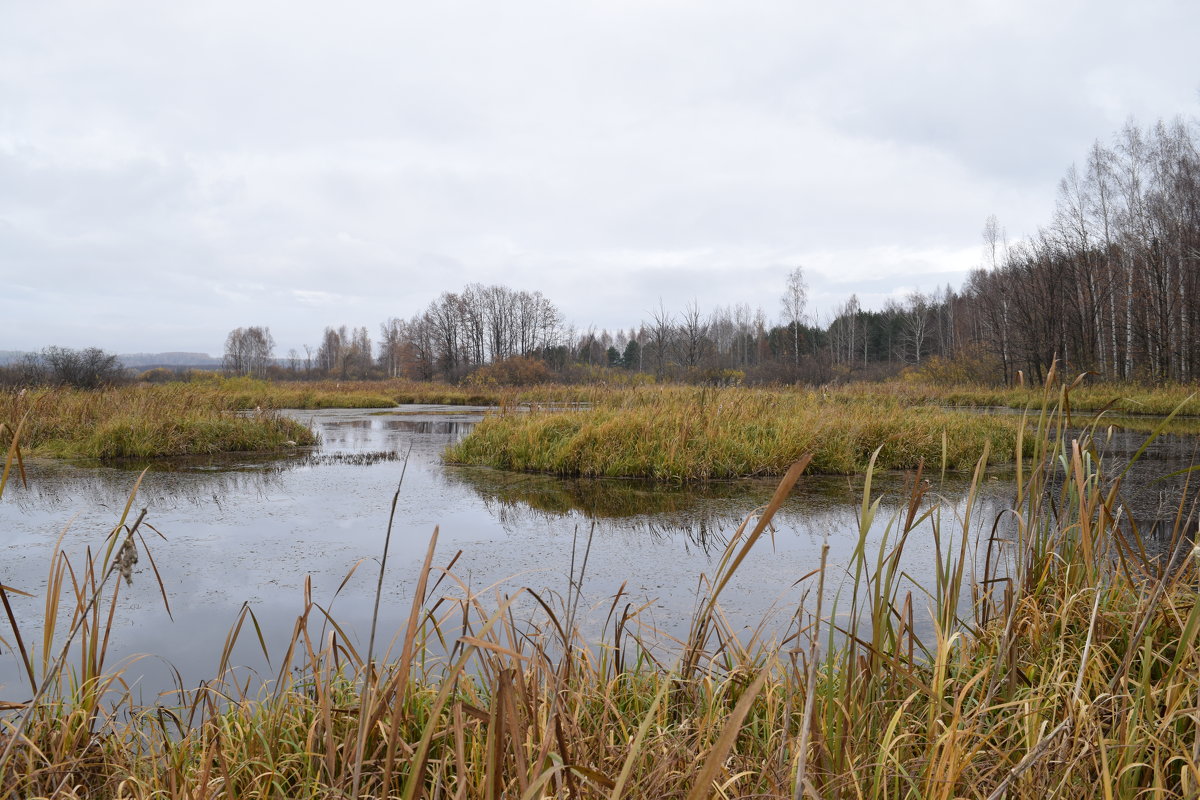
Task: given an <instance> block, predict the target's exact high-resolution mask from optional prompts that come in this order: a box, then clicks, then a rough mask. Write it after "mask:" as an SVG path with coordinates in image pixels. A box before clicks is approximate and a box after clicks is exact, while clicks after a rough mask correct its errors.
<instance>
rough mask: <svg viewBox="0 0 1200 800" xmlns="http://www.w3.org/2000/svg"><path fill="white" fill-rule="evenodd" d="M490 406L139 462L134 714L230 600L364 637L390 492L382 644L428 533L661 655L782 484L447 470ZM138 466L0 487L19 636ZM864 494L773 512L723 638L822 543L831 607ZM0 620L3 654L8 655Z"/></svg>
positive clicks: (1, 668)
mask: <svg viewBox="0 0 1200 800" xmlns="http://www.w3.org/2000/svg"><path fill="white" fill-rule="evenodd" d="M484 411H485V410H484V409H471V408H461V407H459V408H447V407H438V406H409V407H406V408H404V409H403V410H380V411H370V410H366V411H364V410H328V411H316V412H310V411H303V412H301V411H297V412H288V413H290V414H291V415H292V416H294V417H296V418H297V419H300V420H302V421H304V422H306V423H310V424H311V425H312V426H313V427H314V428H315V429H316V430H317V431H318V432H319V433H320V435H321V440H322V444H321V445H320V446H319V447H317V448H314V449H312V450H311V451H307V452H304V453H302V454H299V455H289V456H273V457H262V456H253V457H251V456H241V457H227V458H220V459H206V460H169V461H162V462H156V463H154V464H151V465H149V466H150V469H149V471H148V472H147V473H146V476H145V478H144V480H143V483H142V485H141V488H140V489H139V490H138V493H137V496H136V498H135V499H134V503H133V509H134V511H133V515H134V516H135V515H136V513H137V511H138V510H140V509H141V508H145V509H147V515H146V518H145V520H146V523H147V524H148V525H149V526H152V529H151V530H145V529H144V530H143V532H144V533H145V534H146V543H147V544H148V546H149V551H150V556H152V557H153V564H151V560H150V557H148V556H147V555H146V553H145V552H143V553H142V555H141V559H140V561H139V563H138V565H137V567H136V568H135V571H134V575H133V583H132V585H130V586H122V590H121V596H120V602H119V607H118V610H117V613H116V622H115V627H114V630H113V635H112V640H111V642H110V645H109V647H110V661H109V663H110V665H111V664H114V663H116V662H118V661H121V660H122V659H130V658H134V657H135V656H137V655H139V654H147V655H148V656H149V657H148V658H145V659H141V660H138V661H137V662H136V663H134V664H133V666H131V667H130V668H129V670H128V672H127V675H128V676H129V679H130V680H132V681H139V682H140V685H141V686H142V687H143V689H144V691H145V695H146V696H145V699H147V700H148V699H151V698H152V697H153V695H154V694H155V693H156V692H157V691H158V690H159V689H161V688H164V687H165V686H167V685H168V684H169V679H168V676H169V674H170V670H171V669H176V670H178V671H179V673H180V675H181V677H182V679H183V682H184V684H185V685H195V683H196V682H197V681H199V680H202V679H205V678H210V677H212V675H213V671H214V670H215V669H216V666H217V661H218V657H219V654H220V651H221V648H222V644H223V642H224V639H225V636H226V634H227V633H228V631H229V629H230V626H231V625H232V624H233V622H234V620H235V619H236V617H237V615H238V613H239V611H240V609H241V608H242V607H243V604H249V606H250V607H251V608H252V609H253V611H254V613H255V615H256V616H257V619H258V621H259V623H260V625H261V628H262V631H263V634H264V636H265V639H266V641H267V644H268V647H269V648H270V649H271V650H272V651H273V652H276V653H277V652H279V651H280V650H281V649H282V648H283V647H284V646H285V645H286V643H287V641H288V638H289V637H290V634H291V631H292V627H293V624H294V622H295V619H296V615H297V614H298V613H299V612H300V610H301V609H302V607H303V600H304V591H305V585H306V582H309V581H311V593H312V598H313V600H314V601H316V602H317V603H319V604H321V605H322V606H324V607H325V608H327V609H329V610H330V611H331V613H332V615H333V617H334V618H336V619H337V620H338V621H339V623H340V624H341V625H342V626H343V628H344V629H346V630H347V632H348V633H349V634H350V635H352V636H354V637H356V639H357V640H358V641H359V643H360V644H361V643H365V641H366V638H367V636H368V634H369V627H370V618H371V608H372V604H373V601H374V590H375V583H376V580H377V577H378V569H379V562H378V558H379V556H380V554H381V553H382V550H383V544H384V536H385V533H386V531H387V527H388V520H389V511H390V507H391V503H392V498H393V496H394V495H395V494H396V492H397V489H398V490H399V494H398V500H397V504H396V511H395V519H394V528H393V535H392V545H391V552H390V555H389V562H388V571H387V574H386V577H385V582H384V590H383V603H382V610H381V616H380V623H381V630H382V631H383V632H384V638H385V640H386V639H387V638H388V637H390V636H391V635H392V633H393V632H395V631H397V630H400V629H401V628H402V626H403V623H404V621H405V619H406V616H407V611H408V608H409V604H410V603H411V592H412V591H413V588H414V585H415V580H416V576H417V573H418V571H419V568H420V564H421V561H422V560H423V558H424V555H425V552H426V550H427V548H428V545H429V542H430V537H431V535H432V534H433V531H434V529H435V528H436V529H438V531H439V538H438V543H437V549H436V556H435V559H434V563H435V565H445V564H448V563H450V562H451V560H452V559H455V557H456V556H457V560H455V561H454V565H453V572H454V574H455V575H457V576H458V577H459V578H460V579H461V580H462V581H463V582H464V583H465V584H467V585H468V586H469V587H470V588H471V589H472V590H473V591H481V590H483V591H486V592H487V593H488V595H489V596H494V595H495V593H496V592H497V591H500V592H503V591H508V592H512V591H514V590H515V589H517V588H520V587H530V588H532V589H534V590H536V591H538V592H539V594H542V595H543V596H546V597H549V598H553V597H555V596H559V597H561V596H563V595H565V594H566V593H567V591H568V587H569V585H570V570H571V565H572V560H573V559H574V562H575V567H576V570H577V571H578V569H579V566H580V564H581V563H582V560H583V554H584V551H585V550H587V552H588V556H587V568H586V573H585V575H584V578H583V584H582V585H583V593H582V599H583V604H582V606H581V608H584V609H587V611H586V613H585V614H584V617H583V620H582V627H583V628H584V630H585V632H596V631H599V629H600V627H601V626H602V624H603V621H604V618H605V616H606V614H607V612H608V610H609V607H610V606H611V604H612V598H613V596H614V595H615V594H616V593H617V592H618V590H620V589H621V587H624V592H625V593H626V595H625V597H624V599H623V601H622V602H623V603H624V602H629V603H632V604H633V607H635V608H636V607H639V606H642V605H645V607H646V608H645V610H644V611H643V612H642V615H641V622H642V623H643V624H644V625H645V626H653V628H654V629H656V630H657V631H659V632H661V633H660V634H656V635H659V636H661V637H662V638H663V639H668V638H669V636H670V635H677V636H678V635H681V634H682V633H683V632H684V631H686V628H687V624H688V621H689V619H690V614H691V611H692V609H693V608H694V607H695V604H696V598H697V591H698V588H699V586H700V579H701V576H702V575H704V574H707V575H711V574H712V573H713V571H714V570H715V569H716V566H717V563H718V561H719V559H720V556H721V553H722V551H723V548H724V546H725V544H726V542H727V541H728V537H729V536H730V535H731V534H732V533H733V532H734V531H735V530H736V529H737V527H738V525H739V524H740V523H741V521H742V520H743V519H744V518H745V517H746V516H747V515H749V514H752V513H753V512H754V510H755V509H756V508H758V507H760V506H762V505H765V504H766V503H767V501H768V500H769V499H770V497H771V495H772V493H773V491H774V488H775V481H772V480H742V481H730V482H714V483H711V484H707V485H704V486H701V487H663V486H661V485H648V484H645V483H641V482H635V481H619V480H606V481H594V480H570V479H558V478H552V477H547V476H538V475H525V474H514V473H504V472H498V471H494V470H488V469H482V468H470V467H453V466H447V465H444V464H443V463H442V462H441V458H440V456H441V453H442V451H443V449H444V448H445V447H446V445H447V444H449V443H450V442H452V441H454V440H456V439H457V438H459V437H461V436H463V435H465V434H466V433H467V432H469V430H470V429H471V427H472V426H473V425H474V424H475V423H476V422H477V421H478V420H479V419H480V418H481V416H482V414H483V413H484ZM1141 438H1144V437H1141ZM1138 441H1140V438H1138V439H1136V440H1135V439H1132V438H1124V439H1123V438H1120V437H1118V438H1117V439H1115V440H1114V441H1112V442H1110V443H1109V444H1108V447H1109V449H1110V450H1111V452H1112V453H1113V457H1115V458H1120V457H1123V456H1127V455H1128V453H1129V452H1132V450H1133V449H1134V447H1135V445H1136V443H1137V442H1138ZM1193 449H1194V446H1193V440H1192V439H1191V438H1190V437H1176V438H1175V439H1173V440H1168V439H1164V440H1163V441H1162V442H1161V443H1159V444H1157V445H1156V446H1155V450H1154V452H1152V453H1151V455H1152V456H1153V457H1154V458H1155V459H1156V462H1155V463H1156V465H1157V467H1156V469H1157V470H1158V473H1157V474H1162V473H1163V472H1167V471H1170V470H1172V469H1177V468H1180V466H1181V465H1182V466H1187V465H1188V463H1190V458H1191V455H1192V452H1193ZM144 466H146V465H145V464H138V465H122V466H97V465H95V464H71V463H65V462H40V463H32V464H29V465H28V478H29V481H28V486H27V487H26V486H21V485H19V484H17V483H12V482H10V484H9V487H8V489H7V490H6V493H5V496H4V498H3V499H2V500H0V583H3V584H4V585H6V586H10V587H14V588H16V589H19V590H22V591H25V592H29V593H30V594H32V595H33V597H32V598H23V597H14V598H13V605H14V609H15V613H16V614H17V616H18V619H19V620H20V622H21V624H22V626H23V629H24V633H25V636H26V639H27V641H37V640H40V626H41V619H42V616H43V613H42V608H43V606H42V604H43V602H44V597H43V594H44V590H45V586H46V580H47V579H46V572H47V569H48V567H49V565H50V562H51V554H52V553H53V551H54V548H55V546H56V543H57V542H59V541H60V539H61V545H60V546H61V547H62V549H63V550H64V551H66V552H67V553H69V554H71V556H72V559H73V560H74V562H75V563H76V564H78V563H80V562H81V560H82V559H83V557H84V555H85V553H86V551H87V549H88V548H89V547H90V548H92V549H93V551H94V550H95V549H96V548H98V547H100V546H101V544H102V542H103V540H104V537H105V535H106V534H107V533H108V532H109V531H110V530H111V529H112V527H113V525H114V524H115V522H116V521H117V520H118V519H119V517H120V514H121V512H122V510H123V508H124V506H125V503H126V500H127V498H128V496H129V493H130V492H131V490H132V489H133V487H134V484H135V482H136V480H137V476H138V474H139V472H140V470H141V469H142V468H143V467H144ZM401 476H403V480H401ZM929 477H930V479H931V480H932V483H933V489H932V491H931V493H930V495H929V503H930V504H936V505H937V506H938V508H939V510H938V512H937V513H938V515H939V517H940V519H941V525H942V528H943V530H944V531H961V529H962V526H963V519H964V514H965V511H966V499H965V498H966V491H967V484H968V478H969V476H966V475H953V476H946V477H945V478H943V477H941V476H939V475H936V474H933V475H930V476H929ZM911 480H912V476H911V475H905V474H885V475H880V476H877V478H876V481H875V485H874V487H873V494H874V495H875V496H882V497H883V498H884V500H883V504H882V506H881V508H880V512H879V516H878V517H877V521H876V524H875V526H874V527H873V529H872V532H871V537H870V539H869V543H868V547H869V548H875V547H877V545H878V543H879V541H880V540H881V538H882V537H883V536H884V531H885V529H886V527H887V522H888V520H890V519H892V518H893V517H895V516H896V515H897V514H898V513H899V510H900V509H901V508H902V506H903V504H904V501H905V498H906V497H907V495H908V492H909V486H910V485H911ZM861 483H862V479H861V478H852V479H851V478H845V477H821V476H808V477H802V478H801V480H800V483H799V484H798V485H797V488H796V490H795V491H794V492H793V494H792V496H791V498H790V499H789V500H788V502H787V504H786V505H785V506H784V508H783V509H782V511H781V512H780V513H779V514H778V515H777V516H776V518H775V524H774V529H775V530H774V534H773V536H772V537H771V538H769V539H764V540H763V541H761V542H760V544H759V546H758V547H757V549H756V551H755V552H754V553H752V554H751V557H750V558H749V559H748V560H747V562H746V563H745V564H744V565H743V566H742V568H741V570H740V571H739V573H738V575H737V577H736V578H735V579H734V581H733V582H732V583H731V585H730V586H729V588H728V589H727V590H726V592H725V593H724V594H723V596H722V606H723V608H724V609H725V611H726V612H727V614H728V616H729V618H730V619H731V620H732V621H733V623H734V624H735V625H737V626H745V629H746V630H747V631H748V630H751V629H753V628H754V627H756V626H757V625H759V624H760V623H762V622H763V621H764V620H767V621H768V622H769V623H770V625H773V626H774V629H775V630H780V631H782V630H783V629H785V628H786V623H787V620H788V619H789V617H790V616H791V615H792V614H793V613H794V611H795V608H796V604H797V603H798V602H799V598H800V596H801V594H802V593H803V592H804V591H805V590H806V589H808V590H810V591H811V589H812V588H813V587H811V586H810V585H808V584H807V583H801V584H799V585H797V580H798V579H799V578H801V577H802V576H804V575H805V574H807V573H809V572H810V571H811V570H813V569H814V568H815V567H816V566H817V565H818V563H819V557H820V550H821V546H822V542H824V541H828V543H829V545H830V556H829V563H830V565H831V569H830V573H829V575H830V578H829V579H828V583H829V586H828V587H827V592H828V594H829V596H831V597H832V596H833V595H834V594H836V593H837V592H838V591H839V590H841V589H842V585H843V583H844V576H846V570H845V566H846V565H847V564H848V563H849V560H850V556H851V554H852V552H853V549H854V546H855V543H856V537H857V531H858V521H857V518H858V508H859V503H860V501H861ZM1136 494H1137V496H1138V497H1139V498H1141V499H1140V500H1139V503H1141V505H1142V506H1143V507H1144V508H1143V509H1142V510H1143V511H1144V512H1145V514H1146V515H1147V516H1154V515H1159V516H1162V509H1161V508H1151V507H1152V506H1154V505H1155V504H1156V503H1157V504H1158V505H1159V506H1163V505H1164V504H1165V505H1167V506H1169V505H1170V504H1171V503H1172V502H1177V501H1178V499H1179V497H1180V496H1181V494H1180V484H1179V483H1178V481H1175V482H1173V483H1170V484H1166V483H1155V482H1153V481H1144V482H1143V485H1140V488H1139V489H1138V490H1137V492H1136ZM1012 497H1013V485H1012V482H1011V477H1010V475H1008V474H1007V473H1006V471H1004V470H999V471H992V472H990V473H989V475H988V476H987V479H986V480H985V481H984V483H983V487H982V490H981V492H980V493H979V496H978V497H977V502H976V505H975V507H974V508H973V510H972V512H971V514H972V515H971V530H972V535H973V536H974V535H979V534H980V533H981V532H983V533H982V535H983V536H986V532H990V531H991V530H992V526H993V523H994V522H995V521H996V520H997V518H998V517H999V518H1003V515H1002V511H1003V509H1004V508H1006V507H1007V506H1008V504H1010V503H1011V502H1012ZM929 530H930V525H929V524H928V523H926V524H925V525H924V526H923V527H922V528H919V529H918V531H917V532H916V533H914V535H913V536H912V537H910V539H909V542H908V544H907V546H906V549H905V567H906V569H907V571H908V572H909V574H910V575H911V576H912V579H913V580H914V581H916V582H918V583H922V582H926V583H931V582H932V578H931V575H932V570H933V564H934V562H935V557H936V553H935V548H934V542H933V537H932V535H931V534H930V533H929ZM159 534H161V536H160V535H159ZM589 540H590V545H589ZM979 561H980V563H982V554H981V555H980V557H979ZM155 570H157V575H158V576H159V577H160V578H161V582H162V584H163V587H164V588H165V591H166V595H167V600H168V602H169V604H170V612H171V614H170V616H169V615H168V613H167V611H166V610H165V608H164V603H163V598H162V596H161V593H160V588H159V584H158V581H157V580H156V578H155ZM347 575H349V576H350V577H349V578H347ZM4 626H5V627H4V629H3V630H0V638H2V639H3V640H4V641H9V642H11V636H10V635H9V634H10V631H8V630H7V623H4ZM647 629H648V628H647ZM239 648H240V649H239V650H237V651H236V654H235V661H238V660H240V661H241V662H242V663H245V664H249V665H258V664H259V662H261V660H262V659H261V656H260V655H258V654H257V653H256V650H257V644H256V643H255V642H254V637H253V636H252V635H244V636H243V639H242V642H241V644H240V645H239ZM0 650H3V652H0V700H19V699H22V698H24V697H27V696H28V694H29V690H28V687H27V685H25V684H24V683H23V682H22V680H21V677H20V672H19V671H18V668H17V667H18V663H17V659H16V657H15V655H14V653H13V652H11V650H10V648H9V647H7V646H6V645H4V644H3V643H0Z"/></svg>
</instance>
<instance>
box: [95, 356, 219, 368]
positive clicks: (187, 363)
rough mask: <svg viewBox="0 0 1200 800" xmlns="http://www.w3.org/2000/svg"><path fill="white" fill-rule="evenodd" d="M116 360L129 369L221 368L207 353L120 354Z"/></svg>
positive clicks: (217, 360) (216, 359) (216, 360)
mask: <svg viewBox="0 0 1200 800" xmlns="http://www.w3.org/2000/svg"><path fill="white" fill-rule="evenodd" d="M117 358H118V359H120V361H121V363H122V364H124V365H125V366H127V367H129V368H130V369H150V368H151V367H203V368H206V369H215V368H217V367H220V366H221V359H219V358H214V357H213V356H210V355H208V354H207V353H121V354H120V355H118V356H117Z"/></svg>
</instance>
